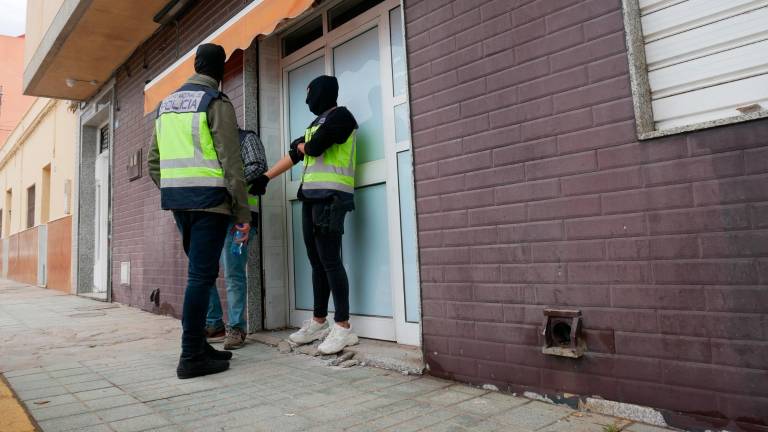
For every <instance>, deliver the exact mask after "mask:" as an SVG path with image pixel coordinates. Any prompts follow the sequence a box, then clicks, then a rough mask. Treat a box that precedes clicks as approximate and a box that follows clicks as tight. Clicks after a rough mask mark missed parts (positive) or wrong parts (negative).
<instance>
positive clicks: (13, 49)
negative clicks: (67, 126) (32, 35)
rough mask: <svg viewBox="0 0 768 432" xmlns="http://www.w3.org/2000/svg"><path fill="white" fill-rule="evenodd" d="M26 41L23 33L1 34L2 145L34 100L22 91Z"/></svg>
mask: <svg viewBox="0 0 768 432" xmlns="http://www.w3.org/2000/svg"><path fill="white" fill-rule="evenodd" d="M24 41H25V38H24V36H23V35H22V36H15V37H12V36H2V35H0V58H2V59H3V63H2V64H0V147H2V146H3V145H4V144H5V141H6V140H7V139H8V135H10V134H11V132H12V131H13V128H14V127H16V123H18V122H19V120H20V119H21V117H22V116H23V115H24V113H26V112H27V110H28V109H29V106H30V105H31V104H32V101H33V100H34V98H32V97H30V96H25V95H24V94H23V93H22V91H21V84H22V81H21V74H22V71H23V70H24Z"/></svg>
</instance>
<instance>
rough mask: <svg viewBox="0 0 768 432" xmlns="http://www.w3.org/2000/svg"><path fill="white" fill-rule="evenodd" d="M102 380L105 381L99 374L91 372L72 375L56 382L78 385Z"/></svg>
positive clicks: (57, 379)
mask: <svg viewBox="0 0 768 432" xmlns="http://www.w3.org/2000/svg"><path fill="white" fill-rule="evenodd" d="M101 379H104V378H103V377H102V376H101V375H99V374H97V373H93V372H89V373H86V374H80V375H70V376H65V377H61V378H56V381H57V382H58V383H59V384H64V385H67V384H77V383H82V382H88V381H97V380H101Z"/></svg>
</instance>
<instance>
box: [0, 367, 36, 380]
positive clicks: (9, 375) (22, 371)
mask: <svg viewBox="0 0 768 432" xmlns="http://www.w3.org/2000/svg"><path fill="white" fill-rule="evenodd" d="M39 373H46V372H45V369H43V368H41V367H34V368H29V369H17V370H10V371H5V372H3V376H4V377H6V378H7V379H8V381H11V379H12V378H18V377H22V376H25V375H35V374H39Z"/></svg>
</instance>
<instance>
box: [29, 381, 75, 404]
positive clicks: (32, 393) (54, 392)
mask: <svg viewBox="0 0 768 432" xmlns="http://www.w3.org/2000/svg"><path fill="white" fill-rule="evenodd" d="M67 393H69V391H68V390H67V389H66V388H64V387H63V386H60V385H53V386H50V387H45V388H39V389H34V390H19V391H17V392H16V394H17V395H18V396H19V399H21V400H23V401H28V400H32V399H41V398H47V397H53V396H60V395H63V394H67Z"/></svg>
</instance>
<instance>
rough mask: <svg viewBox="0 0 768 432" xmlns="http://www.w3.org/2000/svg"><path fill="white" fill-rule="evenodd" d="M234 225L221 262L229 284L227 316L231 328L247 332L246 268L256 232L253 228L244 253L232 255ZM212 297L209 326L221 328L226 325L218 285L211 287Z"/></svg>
mask: <svg viewBox="0 0 768 432" xmlns="http://www.w3.org/2000/svg"><path fill="white" fill-rule="evenodd" d="M233 228H234V224H230V225H229V231H228V232H229V234H227V240H226V241H225V242H224V249H222V252H221V261H222V263H223V264H224V279H225V281H226V283H227V315H228V318H229V326H230V327H237V328H239V329H240V330H243V331H246V330H247V329H246V318H245V304H246V295H247V290H248V280H247V278H246V267H247V265H248V246H249V245H250V243H251V242H252V241H254V240H255V236H256V230H255V229H254V228H251V231H250V235H249V239H248V243H246V244H245V245H244V246H243V253H242V254H240V255H235V254H233V253H232V242H233V234H232V233H231V231H232V229H233ZM210 291H211V296H210V300H209V302H208V318H207V320H206V321H207V325H208V326H209V327H219V326H222V325H224V312H223V311H222V310H221V299H219V291H218V290H217V289H216V284H215V283H214V284H213V285H212V286H211V290H210Z"/></svg>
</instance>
